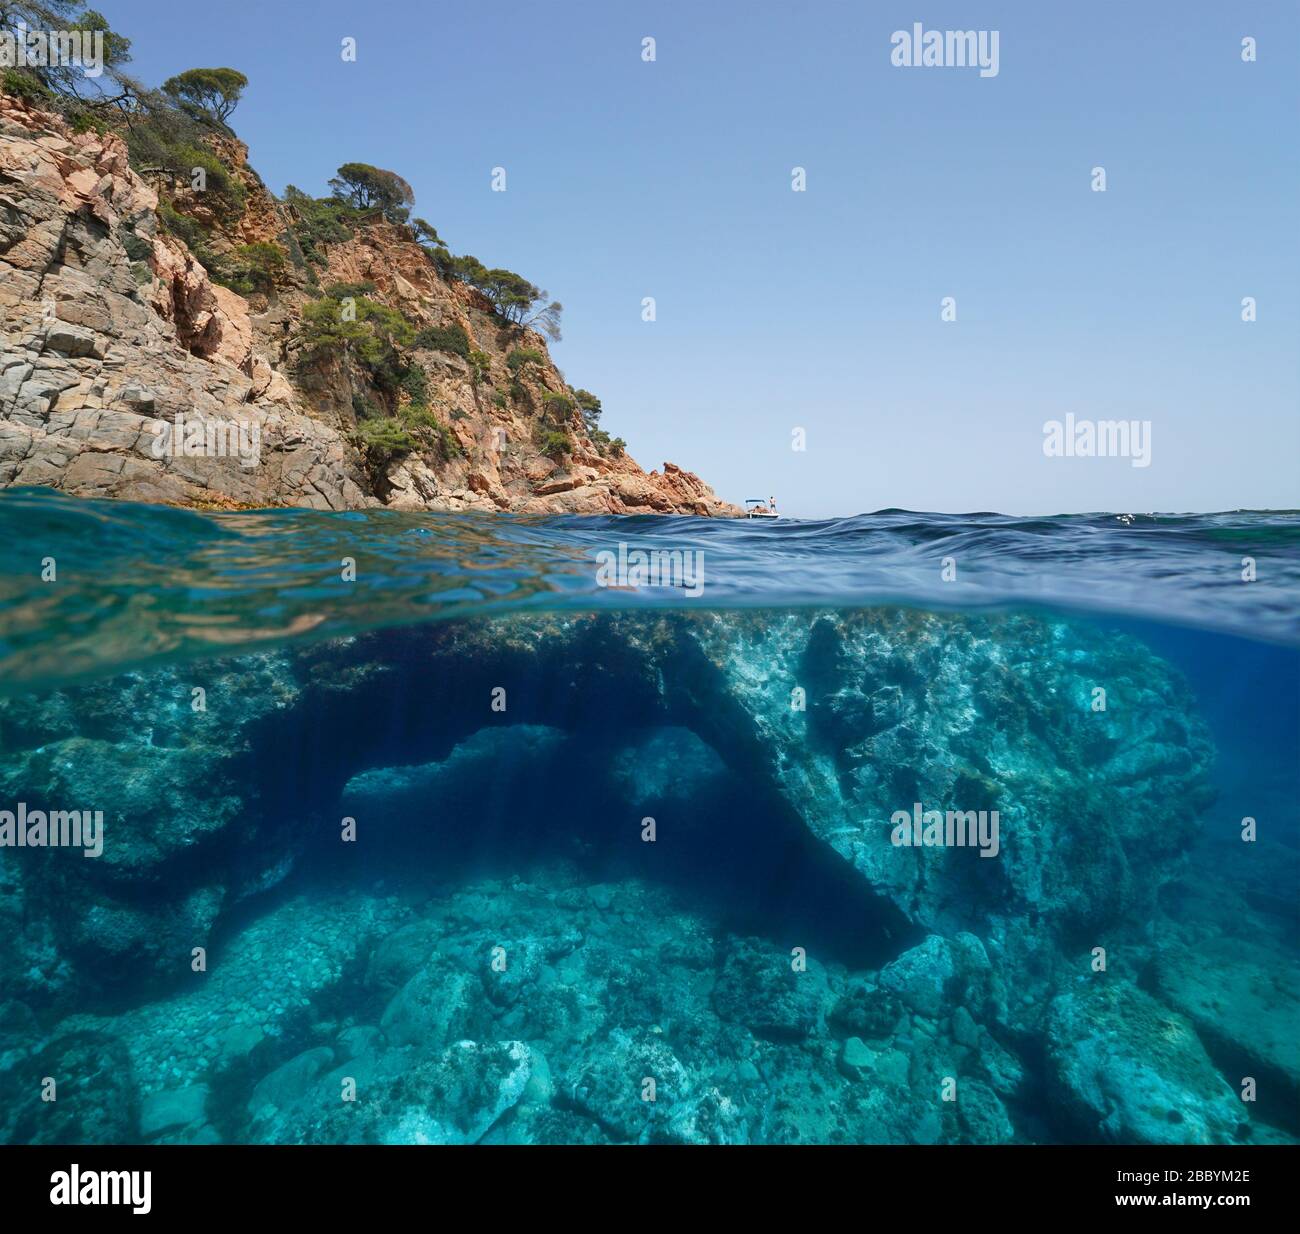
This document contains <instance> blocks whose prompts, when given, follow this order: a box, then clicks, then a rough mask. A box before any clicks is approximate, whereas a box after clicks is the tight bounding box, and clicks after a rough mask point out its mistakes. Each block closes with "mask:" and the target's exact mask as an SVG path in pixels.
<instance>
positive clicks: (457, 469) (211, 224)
mask: <svg viewBox="0 0 1300 1234" xmlns="http://www.w3.org/2000/svg"><path fill="white" fill-rule="evenodd" d="M208 140H209V146H210V148H211V149H212V150H213V151H215V152H216V154H217V155H218V156H219V159H220V163H221V165H222V166H223V167H225V168H229V169H230V176H231V179H232V180H233V181H234V184H233V188H232V192H235V193H237V194H238V197H239V207H240V208H239V209H238V211H237V212H231V211H228V210H225V211H223V210H221V209H219V208H218V206H217V204H216V201H215V195H209V196H205V195H204V194H202V193H195V192H192V191H190V190H189V189H188V187H187V186H184V185H180V186H177V185H176V184H175V183H171V182H168V181H166V180H165V179H157V178H147V177H148V169H142V170H144V171H145V172H146V178H142V176H141V175H139V174H137V173H136V171H135V170H133V169H132V166H131V164H130V160H129V158H128V150H127V144H126V142H125V141H124V140H123V137H122V136H121V135H120V134H119V133H117V132H115V131H113V130H112V129H111V128H106V127H105V128H103V131H96V130H95V129H93V128H90V129H87V131H85V132H76V131H74V129H73V127H71V126H69V124H68V123H67V122H66V121H65V120H64V119H62V118H61V117H59V116H57V115H55V114H53V113H51V112H46V111H42V110H38V109H36V108H34V107H32V106H31V105H29V104H28V103H26V102H24V101H22V100H20V99H18V98H15V97H10V96H6V95H0V485H28V484H37V485H47V486H50V487H53V488H58V489H61V490H63V491H65V492H69V493H73V494H77V495H83V496H111V497H120V498H125V499H131V500H137V501H150V502H168V503H174V504H181V505H195V506H218V507H226V506H229V507H238V506H274V505H289V506H307V507H313V508H316V509H332V510H343V509H354V508H359V507H367V506H384V505H387V506H392V507H395V508H401V509H416V510H419V509H427V510H513V511H522V512H537V513H548V512H554V513H560V512H573V513H612V514H621V513H682V514H698V515H720V516H733V515H736V514H738V513H739V511H738V510H737V509H736V508H735V507H734V506H731V505H729V504H727V503H725V502H723V501H721V500H720V499H719V498H718V497H716V496H715V494H714V493H713V491H712V490H711V489H710V488H709V487H708V485H706V484H705V483H704V482H703V481H701V480H700V479H699V478H698V477H697V476H695V475H693V474H692V473H690V472H688V471H684V470H682V469H681V468H679V467H677V466H675V465H673V464H672V463H665V464H664V467H663V470H662V472H659V471H652V472H649V473H647V472H645V471H643V470H642V469H641V467H640V466H638V465H637V463H636V462H635V461H634V460H633V459H631V458H630V457H628V456H627V455H626V454H624V453H623V452H622V450H621V443H619V442H617V441H614V442H612V443H611V442H610V441H609V439H608V438H607V436H606V435H605V434H603V433H600V434H597V433H594V432H592V431H591V426H590V424H589V423H588V422H587V421H586V420H584V417H583V415H582V412H581V410H580V409H579V408H578V407H577V406H576V405H575V404H574V401H573V399H572V398H571V395H572V394H573V391H572V390H571V389H570V387H569V386H568V383H567V382H566V381H565V379H564V377H563V376H562V375H561V373H560V372H559V370H558V369H557V368H556V367H555V365H554V363H553V362H552V361H551V359H550V357H549V354H548V352H547V350H546V343H545V340H544V339H543V338H542V337H541V335H539V334H538V333H537V332H536V331H534V330H531V329H528V328H526V327H522V326H517V325H513V324H511V323H510V322H508V321H506V320H504V319H503V318H502V317H501V316H500V315H498V314H497V313H495V312H494V311H493V308H492V305H491V303H490V302H489V301H488V300H487V299H486V298H485V297H484V296H483V295H482V294H481V293H480V292H478V291H476V290H475V289H474V288H472V287H470V286H469V285H467V284H466V283H463V282H460V281H458V280H456V279H454V278H451V277H449V276H448V275H447V274H446V272H445V270H443V269H440V268H439V266H438V264H437V262H436V261H434V260H431V257H430V253H429V251H428V250H427V249H426V248H424V247H422V246H421V245H420V244H419V243H417V241H416V238H415V233H414V232H413V231H412V229H411V228H409V227H407V226H405V225H401V224H397V223H393V222H390V221H387V220H385V219H384V218H383V217H382V216H381V215H378V214H376V215H374V216H373V217H365V218H361V219H358V220H356V221H355V222H354V223H353V225H351V226H350V227H348V228H347V229H345V231H344V232H343V233H342V234H340V235H338V236H334V237H331V239H330V241H329V242H328V243H325V242H322V243H321V244H320V245H319V246H317V247H316V248H315V249H314V251H313V253H312V258H313V260H312V261H308V260H306V259H305V258H304V257H303V254H302V251H301V246H300V245H299V244H298V243H297V240H296V238H295V223H297V222H300V221H301V220H300V219H299V218H298V217H297V216H296V215H295V212H294V209H293V207H292V206H290V205H286V204H285V203H282V202H280V201H277V200H276V199H275V198H274V197H272V195H271V194H270V193H269V192H268V191H267V190H266V188H265V186H264V185H263V184H262V182H261V180H260V179H259V178H258V176H257V175H256V173H255V172H253V171H252V170H251V169H250V168H249V167H248V165H247V162H246V155H247V151H246V149H245V148H244V147H243V146H242V144H241V143H239V142H238V141H237V140H235V139H234V138H233V137H231V136H228V135H225V134H220V133H216V132H214V133H213V134H212V136H211V137H210V138H209V139H208ZM160 193H161V195H162V196H161V199H160ZM200 234H201V235H202V237H203V244H202V246H201V252H202V260H200V257H199V256H196V253H195V252H194V251H193V248H192V247H191V244H193V243H194V236H195V235H200ZM183 235H188V236H189V238H190V240H191V244H187V242H186V239H184V238H182V237H183ZM195 247H200V246H198V245H197V244H195ZM248 252H253V253H260V254H261V255H262V256H265V255H266V254H268V253H270V254H271V255H272V256H273V257H275V259H276V260H275V261H274V262H273V263H272V265H271V268H270V269H269V270H263V271H261V273H260V277H259V278H258V279H257V280H256V283H255V285H254V284H240V283H238V282H237V281H236V280H233V279H230V278H228V277H227V278H226V279H225V282H227V283H230V282H235V283H236V286H237V287H238V290H236V288H235V287H232V286H227V285H222V283H221V282H218V281H216V280H215V279H214V278H213V277H212V274H211V273H210V270H209V267H213V268H214V269H215V268H216V266H217V263H218V262H220V261H221V260H222V259H223V258H229V257H230V256H231V255H232V254H240V253H248ZM281 253H283V254H284V255H285V260H284V261H283V263H282V264H281V263H280V260H279V257H278V254H281ZM205 262H206V265H205ZM332 287H333V288H342V289H343V290H344V291H351V292H352V293H353V294H352V298H353V299H356V298H360V299H362V300H363V301H364V304H365V306H366V307H367V308H374V311H375V312H376V313H385V314H389V315H390V317H388V318H385V320H389V319H390V318H391V320H392V321H393V322H396V323H397V325H398V326H399V327H400V329H401V331H402V332H403V338H404V344H403V346H402V349H401V365H402V371H403V373H404V375H405V377H404V381H403V388H394V387H393V385H392V383H391V382H390V383H389V384H388V386H387V387H386V388H385V387H383V385H382V383H380V385H377V384H376V378H375V374H374V373H373V372H371V371H368V369H367V366H366V365H365V364H364V363H362V362H361V361H360V360H359V359H358V357H357V356H356V354H355V353H354V350H353V349H352V348H351V346H350V345H349V343H347V342H346V341H341V342H339V343H337V345H333V346H331V345H323V344H322V343H321V341H320V339H319V338H316V339H314V340H307V339H305V336H304V326H303V323H304V312H305V310H307V309H308V308H309V306H311V305H313V304H320V303H321V302H322V301H323V300H324V299H326V298H328V292H329V289H330V288H332ZM241 293H243V294H241ZM339 294H340V293H339V292H337V291H336V292H335V295H336V296H337V295H339ZM343 298H345V299H346V298H347V297H343ZM374 306H378V307H374ZM448 339H450V340H451V342H450V343H448V342H447V340H448ZM516 353H519V354H522V355H523V356H525V357H526V356H529V355H534V356H536V357H537V359H536V360H534V361H532V362H529V363H526V364H523V365H518V364H515V363H514V362H512V361H511V359H510V358H511V357H512V355H514V356H515V357H516V360H517V359H518V355H517V354H516ZM412 391H414V393H412ZM178 416H179V417H182V423H183V424H185V425H187V426H188V431H190V432H192V431H193V429H194V427H195V425H196V424H197V425H198V426H200V437H202V440H199V439H197V438H195V439H194V440H192V441H190V442H189V443H188V444H187V442H186V438H185V435H184V433H185V431H187V430H185V429H182V428H180V427H178V426H177V417H178ZM377 424H378V425H381V426H384V429H383V432H382V433H376V431H375V426H376V425H377ZM167 425H170V426H172V427H171V435H170V436H168V435H167V434H166V431H165V426H167ZM213 426H216V428H217V430H218V431H216V432H214V431H212V427H213ZM390 426H394V427H390ZM367 430H369V431H367ZM385 433H386V434H387V436H385V435H384V434H385ZM237 441H242V442H244V443H245V444H246V445H247V446H248V447H249V448H248V449H246V450H244V451H243V453H242V455H241V454H240V453H239V452H238V451H237V450H236V449H235V448H234V443H236V442H237ZM227 443H229V444H230V448H229V449H227V448H225V447H226V444H227Z"/></svg>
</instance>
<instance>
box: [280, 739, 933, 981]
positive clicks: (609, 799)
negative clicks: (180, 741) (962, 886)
mask: <svg viewBox="0 0 1300 1234" xmlns="http://www.w3.org/2000/svg"><path fill="white" fill-rule="evenodd" d="M345 816H349V817H352V818H355V819H356V822H357V836H358V838H357V841H356V843H354V844H353V843H349V844H344V843H341V842H340V840H339V835H338V828H339V823H338V820H339V819H342V818H343V817H345ZM647 818H653V819H654V820H655V835H656V838H655V840H654V842H652V843H650V842H646V841H644V840H643V839H642V830H643V820H645V819H647ZM557 860H563V861H567V862H571V863H573V864H574V865H576V866H577V867H578V868H579V869H580V870H581V871H582V872H583V874H584V875H585V876H586V877H588V878H589V879H590V881H591V882H592V883H601V882H610V881H616V880H620V879H643V880H647V881H655V882H658V883H660V884H663V885H666V886H668V887H669V888H671V889H673V890H675V891H676V892H677V893H678V896H679V898H680V900H681V902H682V905H683V907H684V908H686V909H689V910H693V911H696V912H699V913H700V914H701V915H703V916H705V917H707V918H709V919H710V920H711V921H713V922H714V923H716V924H717V926H718V927H719V928H721V929H723V930H729V931H733V932H736V933H753V934H758V935H761V936H763V937H767V938H769V939H771V940H773V941H774V942H776V943H778V944H779V945H781V946H783V947H791V946H804V947H807V948H808V949H809V950H810V951H811V952H813V953H814V954H818V955H820V956H821V957H823V958H825V959H833V960H837V961H839V962H840V963H842V964H845V965H846V966H848V967H850V968H876V967H879V965H881V964H882V963H884V962H886V961H887V960H889V959H891V958H893V957H894V956H895V955H897V954H898V953H899V952H900V951H902V950H904V949H905V948H906V947H908V946H910V945H911V944H912V943H913V942H915V941H917V940H918V939H919V933H918V932H917V931H915V930H914V929H913V927H911V926H910V925H909V924H908V923H907V922H906V920H905V919H904V918H903V917H902V915H901V914H900V913H899V912H898V910H897V909H896V908H895V907H894V906H893V905H892V904H891V903H890V902H889V901H886V900H884V899H882V898H881V897H879V896H877V895H876V894H875V893H873V891H872V890H871V888H870V887H869V886H868V884H867V883H866V882H865V881H864V880H863V879H862V877H861V876H860V875H859V874H857V873H856V872H855V871H854V870H853V869H852V868H851V867H850V866H849V865H848V864H847V863H846V862H845V861H843V859H842V858H840V857H839V856H838V855H837V854H835V853H834V852H832V851H831V850H830V849H828V848H827V847H825V846H824V845H823V844H822V843H821V842H820V841H818V840H817V839H816V838H815V837H814V836H812V835H811V834H810V833H808V832H806V831H804V830H803V829H802V827H801V826H799V825H798V824H797V823H792V821H791V819H790V818H789V817H788V816H785V815H779V814H777V813H776V812H775V811H774V810H773V808H772V805H771V802H770V800H767V801H765V800H764V799H762V797H761V796H760V795H759V794H757V793H756V792H754V791H752V790H751V788H750V787H749V786H748V785H747V784H746V783H745V782H744V781H743V780H742V779H741V778H740V777H739V776H737V775H736V774H735V773H734V772H732V771H731V770H730V769H728V768H727V767H726V765H725V764H724V763H723V762H722V760H721V759H720V758H719V757H718V755H717V754H716V753H715V752H714V751H713V750H712V749H711V748H710V747H709V746H708V745H706V744H705V743H704V742H703V741H702V740H701V739H700V738H699V737H698V736H697V735H696V734H694V733H693V732H691V731H690V730H688V729H685V728H676V727H660V728H656V729H652V730H641V731H638V732H633V733H626V732H625V733H622V734H620V735H619V738H618V740H617V741H615V742H613V743H610V744H593V742H592V741H591V740H590V738H589V737H588V736H582V737H574V736H571V735H570V734H568V733H566V732H564V731H562V730H560V729H558V728H552V727H548V726H541V725H514V726H510V727H503V728H495V729H482V730H479V731H478V732H476V733H474V734H473V735H472V736H470V737H469V738H467V739H466V740H465V741H463V742H461V743H460V744H459V745H457V746H456V747H455V748H454V749H453V750H452V752H451V753H450V755H449V756H448V757H447V758H446V759H445V760H443V761H441V762H437V763H424V764H418V765H413V766H400V767H374V768H371V769H369V770H366V771H363V772H360V773H359V774H356V775H354V776H353V777H352V778H351V779H350V780H349V781H348V783H347V785H346V787H345V788H344V790H343V793H342V796H341V799H340V802H339V805H338V810H337V813H335V814H332V815H325V816H324V817H323V818H322V821H321V823H320V824H319V828H318V830H316V831H315V832H314V835H313V839H312V840H311V842H310V843H309V844H308V846H307V852H306V854H305V855H304V857H303V858H302V860H301V861H300V864H299V868H298V874H297V877H295V878H294V879H293V880H292V881H293V882H295V883H300V882H301V880H303V879H307V880H313V881H315V880H319V881H324V882H335V881H345V882H347V883H349V884H351V885H358V884H359V885H362V886H365V885H369V884H372V883H382V884H383V885H384V887H385V888H386V889H389V890H400V889H403V888H406V889H415V888H419V887H422V886H423V887H432V886H447V885H448V884H456V883H460V882H468V881H471V880H473V879H475V878H480V877H488V878H508V877H512V876H514V875H519V876H522V877H527V876H528V871H529V869H530V868H537V867H539V866H542V865H545V864H546V863H547V862H554V861H557Z"/></svg>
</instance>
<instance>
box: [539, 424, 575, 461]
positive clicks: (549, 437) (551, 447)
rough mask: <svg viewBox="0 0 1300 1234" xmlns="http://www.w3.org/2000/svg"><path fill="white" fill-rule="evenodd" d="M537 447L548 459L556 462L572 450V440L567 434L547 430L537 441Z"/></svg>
mask: <svg viewBox="0 0 1300 1234" xmlns="http://www.w3.org/2000/svg"><path fill="white" fill-rule="evenodd" d="M537 446H538V449H539V450H541V452H542V453H543V454H545V455H546V456H547V457H548V458H553V459H555V460H556V461H557V462H558V461H559V460H560V459H561V458H563V457H564V455H566V454H568V453H569V452H570V451H571V450H572V449H573V440H572V438H570V436H569V434H568V433H561V432H557V431H556V430H555V429H548V430H547V431H546V432H544V433H543V434H542V435H541V437H540V438H539V439H538V442H537Z"/></svg>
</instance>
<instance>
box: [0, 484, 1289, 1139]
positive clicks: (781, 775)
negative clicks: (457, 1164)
mask: <svg viewBox="0 0 1300 1234" xmlns="http://www.w3.org/2000/svg"><path fill="white" fill-rule="evenodd" d="M638 550H643V551H646V552H653V551H660V552H663V553H668V554H673V553H675V554H676V557H664V558H663V559H662V562H661V564H662V565H663V569H664V571H665V574H664V577H663V578H661V579H660V580H659V581H660V582H662V583H663V584H664V585H662V586H648V585H645V579H644V578H638V577H637V576H636V575H635V574H632V575H630V576H629V575H628V574H627V573H626V572H623V573H616V574H614V575H612V576H611V575H610V574H609V572H608V570H609V568H610V563H614V564H617V563H618V562H620V561H621V562H623V563H624V565H626V563H627V562H628V561H629V560H631V561H633V562H634V561H635V554H636V552H637V551H638ZM602 555H606V556H602ZM0 556H2V558H3V570H0V587H2V588H3V605H2V607H0V811H6V812H8V816H9V822H10V830H9V832H8V833H6V832H5V824H6V814H5V813H0V840H5V843H3V844H0V925H2V926H3V929H4V931H5V937H6V942H7V946H6V947H5V948H4V950H3V952H2V953H0V1137H2V1138H3V1139H5V1140H6V1141H8V1142H95V1143H100V1142H104V1143H127V1142H130V1143H135V1142H140V1141H163V1142H191V1143H193V1142H246V1141H256V1142H352V1141H368V1142H383V1143H408V1142H439V1143H443V1142H453V1143H467V1142H483V1143H568V1142H581V1143H587V1142H591V1143H597V1142H659V1141H667V1142H687V1143H787V1142H810V1143H825V1142H866V1143H893V1142H898V1143H909V1142H921V1143H935V1142H942V1143H993V1142H1100V1141H1119V1142H1170V1143H1196V1142H1214V1143H1259V1142H1274V1141H1294V1140H1296V1139H1297V1138H1300V1114H1298V1111H1300V1056H1298V1050H1297V1041H1298V1040H1300V975H1298V970H1297V963H1296V961H1297V945H1296V939H1297V933H1296V925H1297V913H1298V910H1297V897H1296V891H1297V887H1298V886H1300V759H1298V758H1297V754H1298V752H1300V517H1297V516H1296V515H1293V514H1275V513H1273V514H1270V513H1251V512H1244V513H1232V514H1219V515H1209V516H1178V517H1168V516H1143V515H1136V516H1122V517H1117V516H1114V515H1089V516H1064V517H1060V518H1051V519H1043V518H1040V519H1016V518H1009V517H1005V516H1000V515H992V514H979V515H966V516H955V515H929V514H917V513H910V512H905V511H885V512H881V513H878V514H873V515H861V516H858V517H856V518H852V519H845V520H838V521H833V522H819V523H810V522H799V521H793V520H791V521H784V520H783V521H780V522H777V523H760V524H748V523H730V522H709V521H703V520H694V519H679V518H576V517H558V518H509V517H496V518H479V517H468V516H447V515H398V514H392V513H389V512H360V513H352V514H320V513H315V512H304V511H269V512H247V513H230V514H204V513H195V512H189V511H179V510H170V509H161V508H153V507H142V506H131V505H126V504H122V503H104V502H87V501H79V500H74V499H69V498H65V497H61V496H59V495H55V494H52V493H48V492H44V491H38V490H26V491H10V492H7V493H0ZM602 565H603V566H605V567H606V572H605V573H603V574H602ZM611 582H612V583H613V584H614V585H612V586H607V585H604V584H606V583H611ZM20 807H21V811H20ZM55 811H76V812H79V814H80V815H84V817H85V820H86V826H85V829H84V831H83V832H82V833H81V834H80V837H78V836H77V835H76V834H74V833H73V832H72V831H71V823H70V821H69V819H68V818H66V817H65V819H64V823H65V826H64V835H63V836H62V837H61V838H63V839H66V840H67V841H68V842H67V843H63V844H50V843H48V842H47V841H48V840H49V839H50V832H51V829H50V828H49V827H33V824H32V821H31V820H32V817H33V813H35V814H36V816H38V817H40V818H42V819H44V818H45V816H47V815H50V814H52V813H53V812H55ZM931 812H937V813H938V816H939V820H940V824H941V825H940V826H939V827H938V828H937V829H936V828H931V829H929V832H928V835H929V839H930V840H931V841H936V840H937V841H942V842H925V839H926V834H927V832H926V826H925V823H926V820H927V818H929V817H930V816H931ZM94 816H99V817H100V818H102V830H101V831H100V832H99V833H98V841H94V836H93V828H92V824H91V821H90V820H91V819H92V817H94ZM950 816H951V817H952V818H953V819H954V820H955V821H954V822H953V823H950V824H949V826H948V831H947V833H946V832H945V829H944V826H943V824H945V823H948V821H949V817H950ZM900 819H903V820H907V821H906V822H905V824H900ZM912 820H916V823H915V826H913V821H912ZM966 820H969V821H970V830H969V832H966V833H964V832H963V828H964V827H965V826H966ZM976 820H978V823H979V824H981V825H982V830H981V827H980V826H979V825H976ZM1243 820H1253V823H1248V822H1245V821H1243ZM24 828H26V829H25V830H24ZM20 834H22V835H23V837H24V838H25V839H26V840H28V841H29V842H28V843H25V844H23V845H21V846H19V845H18V844H17V838H18V836H19V835H20ZM963 834H966V835H967V836H968V838H969V841H970V842H969V843H963V844H958V843H956V842H955V841H956V838H957V837H958V836H960V835H963ZM6 835H8V840H6ZM1243 836H1245V837H1246V838H1244V839H1243ZM905 838H906V839H910V840H913V841H921V842H920V843H916V842H913V843H903V842H901V841H902V840H903V839H905ZM78 839H79V840H80V841H81V842H78ZM92 841H93V842H92ZM94 847H99V848H100V849H101V851H99V852H98V854H97V855H93V856H87V855H85V854H86V852H88V851H90V850H91V849H92V848H94ZM51 1083H52V1084H53V1089H52V1090H51V1089H50V1084H51ZM51 1096H53V1099H52V1100H51V1099H50V1097H51Z"/></svg>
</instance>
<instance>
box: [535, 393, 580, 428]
mask: <svg viewBox="0 0 1300 1234" xmlns="http://www.w3.org/2000/svg"><path fill="white" fill-rule="evenodd" d="M574 406H575V404H574V402H573V400H572V399H571V398H570V397H569V396H568V395H567V394H556V393H555V391H554V390H545V391H543V393H542V415H543V417H545V418H546V419H547V420H551V421H553V422H554V423H556V424H559V425H562V424H564V422H565V421H566V420H567V419H568V418H569V415H570V414H571V413H572V411H573V408H574Z"/></svg>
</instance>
